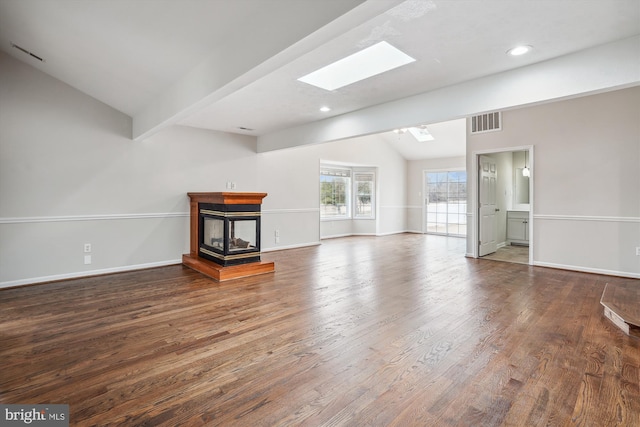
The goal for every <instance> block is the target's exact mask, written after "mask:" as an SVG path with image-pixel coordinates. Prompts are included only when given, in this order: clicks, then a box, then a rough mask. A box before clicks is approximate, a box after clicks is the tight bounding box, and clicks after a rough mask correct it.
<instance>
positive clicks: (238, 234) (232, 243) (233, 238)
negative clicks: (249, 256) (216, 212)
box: [229, 219, 257, 251]
mask: <svg viewBox="0 0 640 427" xmlns="http://www.w3.org/2000/svg"><path fill="white" fill-rule="evenodd" d="M256 235H257V221H256V220H255V219H251V220H231V221H229V251H241V250H246V249H252V248H255V247H256Z"/></svg>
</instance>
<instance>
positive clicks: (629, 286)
mask: <svg viewBox="0 0 640 427" xmlns="http://www.w3.org/2000/svg"><path fill="white" fill-rule="evenodd" d="M600 304H602V305H603V306H604V315H605V316H606V317H607V318H608V319H609V320H611V321H612V322H613V323H614V324H615V325H616V326H617V327H619V328H620V329H622V331H624V333H625V334H627V335H630V336H634V337H637V338H640V286H638V283H637V282H635V283H632V282H628V283H622V284H611V283H607V285H606V286H605V288H604V292H603V293H602V298H601V299H600Z"/></svg>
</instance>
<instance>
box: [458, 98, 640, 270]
mask: <svg viewBox="0 0 640 427" xmlns="http://www.w3.org/2000/svg"><path fill="white" fill-rule="evenodd" d="M639 117H640V87H634V88H630V89H623V90H618V91H614V92H608V93H603V94H598V95H592V96H586V97H582V98H576V99H571V100H565V101H559V102H555V103H549V104H544V105H538V106H533V107H528V108H521V109H514V110H509V111H505V112H503V119H502V123H503V130H502V131H501V132H492V133H485V134H478V135H468V138H467V153H468V156H467V169H468V170H469V171H470V170H472V161H473V158H474V157H473V155H472V154H473V152H474V151H481V150H488V149H502V148H506V147H514V146H528V145H532V146H534V159H532V160H533V167H534V169H533V171H532V179H533V185H534V205H533V209H534V211H533V220H534V234H533V236H532V241H533V250H534V254H533V259H534V264H536V265H543V266H549V267H560V268H569V269H575V270H582V271H592V272H599V273H605V274H616V275H623V276H630V277H640V257H639V256H636V255H635V250H636V247H638V246H640V166H639V165H640V120H639V119H638V118H639ZM470 202H471V201H470ZM472 223H475V219H474V220H473V221H472ZM472 236H473V230H472V229H471V228H470V229H469V234H468V237H469V238H468V240H467V242H468V245H472V244H473V242H472ZM467 250H468V251H469V253H472V251H473V247H472V246H468V247H467Z"/></svg>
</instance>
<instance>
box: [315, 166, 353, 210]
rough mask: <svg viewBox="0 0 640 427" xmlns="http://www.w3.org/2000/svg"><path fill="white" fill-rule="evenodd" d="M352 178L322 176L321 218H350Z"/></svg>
mask: <svg viewBox="0 0 640 427" xmlns="http://www.w3.org/2000/svg"><path fill="white" fill-rule="evenodd" d="M350 188H351V178H349V177H344V176H328V175H320V216H321V217H322V218H332V217H348V216H349V214H350V213H349V206H350V200H351V197H350Z"/></svg>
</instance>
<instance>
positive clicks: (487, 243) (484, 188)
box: [478, 156, 498, 256]
mask: <svg viewBox="0 0 640 427" xmlns="http://www.w3.org/2000/svg"><path fill="white" fill-rule="evenodd" d="M479 169H480V176H479V178H478V182H479V183H480V185H479V188H478V199H479V211H480V212H479V216H478V217H479V218H480V221H479V233H478V236H479V237H480V239H479V240H480V241H479V242H478V256H484V255H487V254H490V253H493V252H495V251H496V250H497V249H498V247H497V245H498V243H497V239H498V217H497V215H496V212H497V211H498V206H497V205H496V178H497V171H496V161H495V160H493V159H492V158H491V157H487V156H480V168H479Z"/></svg>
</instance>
